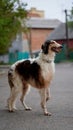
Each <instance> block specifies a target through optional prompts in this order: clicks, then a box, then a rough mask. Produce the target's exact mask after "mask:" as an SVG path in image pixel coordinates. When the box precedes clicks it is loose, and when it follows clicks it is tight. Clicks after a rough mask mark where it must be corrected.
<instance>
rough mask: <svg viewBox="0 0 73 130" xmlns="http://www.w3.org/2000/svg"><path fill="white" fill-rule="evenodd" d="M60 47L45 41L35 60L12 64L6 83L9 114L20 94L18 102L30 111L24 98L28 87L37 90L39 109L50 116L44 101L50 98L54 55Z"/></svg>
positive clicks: (52, 42)
mask: <svg viewBox="0 0 73 130" xmlns="http://www.w3.org/2000/svg"><path fill="white" fill-rule="evenodd" d="M61 49H62V45H60V44H58V43H57V42H56V41H53V40H51V41H49V40H47V41H45V43H44V44H43V45H42V46H41V51H40V53H39V56H38V57H37V58H35V59H27V60H20V61H17V62H16V63H14V64H13V65H12V66H11V67H10V69H9V71H8V82H9V85H10V90H11V91H10V97H9V98H8V100H7V102H8V109H9V111H10V112H12V111H14V109H15V101H16V98H17V96H18V94H19V93H20V92H22V95H21V98H20V101H21V103H22V105H23V107H24V108H25V110H31V108H30V107H28V106H27V105H26V104H25V102H24V98H25V95H26V93H27V91H28V88H29V85H31V86H32V87H35V88H37V89H38V91H39V93H40V96H41V107H42V109H43V111H44V114H45V115H49V116H50V115H51V113H50V112H48V111H47V108H46V101H47V100H48V99H49V98H50V83H51V80H52V78H53V75H54V72H55V66H54V59H55V53H56V52H57V53H58V52H60V51H61Z"/></svg>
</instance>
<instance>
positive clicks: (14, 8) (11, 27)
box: [0, 0, 27, 54]
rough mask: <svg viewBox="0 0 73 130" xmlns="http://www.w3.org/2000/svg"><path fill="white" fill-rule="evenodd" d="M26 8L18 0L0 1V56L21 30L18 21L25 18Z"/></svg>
mask: <svg viewBox="0 0 73 130" xmlns="http://www.w3.org/2000/svg"><path fill="white" fill-rule="evenodd" d="M26 6H27V4H24V3H22V2H20V1H19V0H0V54H4V53H6V52H7V51H8V48H9V46H10V43H11V41H12V40H13V39H14V38H15V36H16V34H17V33H18V32H20V31H21V30H22V29H23V27H22V26H21V20H20V19H23V18H26V17H27V11H26V9H25V8H26Z"/></svg>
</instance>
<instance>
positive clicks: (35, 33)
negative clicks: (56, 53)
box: [31, 29, 53, 51]
mask: <svg viewBox="0 0 73 130" xmlns="http://www.w3.org/2000/svg"><path fill="white" fill-rule="evenodd" d="M52 31H53V29H31V48H32V51H36V50H39V49H40V48H41V45H42V43H44V41H45V39H46V38H47V36H48V35H49V34H50V33H51V32H52Z"/></svg>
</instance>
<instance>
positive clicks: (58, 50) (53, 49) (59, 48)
mask: <svg viewBox="0 0 73 130" xmlns="http://www.w3.org/2000/svg"><path fill="white" fill-rule="evenodd" d="M62 48H63V46H62V45H60V46H59V47H52V48H51V50H52V51H54V52H57V53H58V52H60V51H61V50H62Z"/></svg>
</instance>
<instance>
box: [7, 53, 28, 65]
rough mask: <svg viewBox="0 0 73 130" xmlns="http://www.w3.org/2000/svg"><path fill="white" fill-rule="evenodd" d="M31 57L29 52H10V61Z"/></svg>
mask: <svg viewBox="0 0 73 130" xmlns="http://www.w3.org/2000/svg"><path fill="white" fill-rule="evenodd" d="M28 58H29V53H28V52H14V53H9V63H10V64H11V63H14V62H16V61H18V60H22V59H28Z"/></svg>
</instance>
